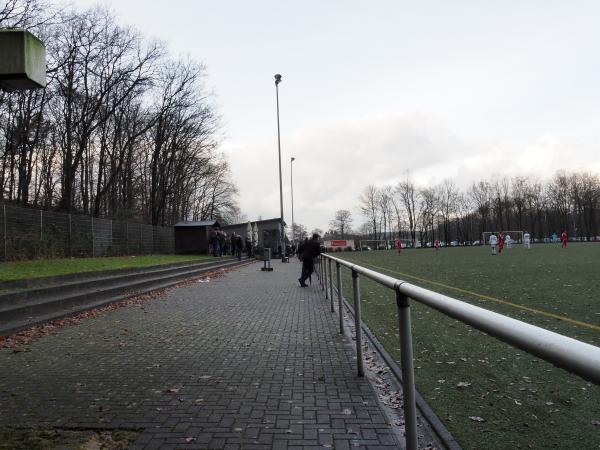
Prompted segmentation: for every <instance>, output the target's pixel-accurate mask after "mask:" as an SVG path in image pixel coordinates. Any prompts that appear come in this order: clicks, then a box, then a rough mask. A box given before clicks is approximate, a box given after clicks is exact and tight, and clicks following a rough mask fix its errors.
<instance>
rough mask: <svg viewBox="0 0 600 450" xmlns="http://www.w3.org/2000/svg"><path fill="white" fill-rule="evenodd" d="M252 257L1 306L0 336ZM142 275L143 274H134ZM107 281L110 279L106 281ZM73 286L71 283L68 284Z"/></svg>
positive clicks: (117, 280) (113, 279)
mask: <svg viewBox="0 0 600 450" xmlns="http://www.w3.org/2000/svg"><path fill="white" fill-rule="evenodd" d="M254 261H255V260H242V261H241V262H240V261H237V260H229V261H227V262H219V263H217V264H214V263H213V264H208V265H207V264H201V265H200V264H196V265H194V266H192V267H187V268H185V270H184V268H176V269H174V270H161V271H150V272H148V274H147V276H146V277H142V276H137V277H136V279H135V280H133V281H132V280H128V279H127V277H126V276H125V277H111V278H108V279H105V283H104V284H103V285H101V284H93V285H91V286H89V285H88V282H84V283H83V284H84V285H86V287H85V288H83V289H81V290H80V291H77V292H73V291H72V290H71V291H70V292H69V293H67V294H64V293H63V294H60V293H57V292H56V289H54V287H53V288H52V289H51V290H52V292H53V293H52V295H49V296H46V297H38V298H35V299H32V300H30V301H27V302H23V303H16V304H11V305H7V306H4V307H2V308H0V335H7V334H10V333H13V332H15V331H18V330H20V329H23V328H27V327H29V326H32V325H35V324H39V323H43V322H46V321H49V320H53V319H57V318H61V317H66V316H69V315H72V314H76V313H78V312H82V311H85V310H88V309H92V308H96V307H98V306H101V305H105V304H107V303H111V302H114V301H119V300H123V299H126V298H128V297H131V296H133V295H137V294H139V293H143V292H148V291H152V290H155V289H161V288H163V287H167V286H171V285H173V284H176V283H178V282H180V281H182V280H184V279H186V278H191V277H193V276H197V275H200V274H202V273H204V272H210V271H213V270H218V269H221V268H228V267H234V266H237V265H240V264H247V263H249V262H254ZM137 275H142V274H137ZM109 281H110V282H109ZM70 289H72V286H71V287H70Z"/></svg>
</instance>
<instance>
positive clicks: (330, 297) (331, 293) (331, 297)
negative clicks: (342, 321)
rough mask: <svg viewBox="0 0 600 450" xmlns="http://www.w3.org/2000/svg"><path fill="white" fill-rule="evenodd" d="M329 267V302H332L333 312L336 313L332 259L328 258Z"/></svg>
mask: <svg viewBox="0 0 600 450" xmlns="http://www.w3.org/2000/svg"><path fill="white" fill-rule="evenodd" d="M327 265H328V266H329V267H328V270H329V300H330V301H331V312H335V308H334V307H333V273H332V272H331V259H329V258H327Z"/></svg>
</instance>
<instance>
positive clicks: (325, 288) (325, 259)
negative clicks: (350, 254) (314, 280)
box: [323, 257, 329, 300]
mask: <svg viewBox="0 0 600 450" xmlns="http://www.w3.org/2000/svg"><path fill="white" fill-rule="evenodd" d="M327 260H328V259H327V258H325V257H323V262H324V263H325V264H323V290H324V291H325V300H329V289H328V288H327Z"/></svg>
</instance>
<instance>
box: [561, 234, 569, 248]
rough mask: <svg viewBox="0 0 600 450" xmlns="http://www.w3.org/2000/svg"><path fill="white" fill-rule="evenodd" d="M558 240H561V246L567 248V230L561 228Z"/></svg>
mask: <svg viewBox="0 0 600 450" xmlns="http://www.w3.org/2000/svg"><path fill="white" fill-rule="evenodd" d="M560 241H561V242H562V248H567V241H568V237H567V230H563V232H562V234H561V235H560Z"/></svg>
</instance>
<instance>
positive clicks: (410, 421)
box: [396, 289, 418, 450]
mask: <svg viewBox="0 0 600 450" xmlns="http://www.w3.org/2000/svg"><path fill="white" fill-rule="evenodd" d="M396 305H397V306H398V328H399V329H398V331H399V336H400V349H401V362H402V391H403V392H404V422H405V426H406V448H407V449H408V450H416V449H417V446H418V439H417V406H416V401H415V372H414V368H413V350H412V332H411V323H410V303H409V299H408V297H407V296H406V295H403V294H401V293H400V291H399V290H398V289H396Z"/></svg>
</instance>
